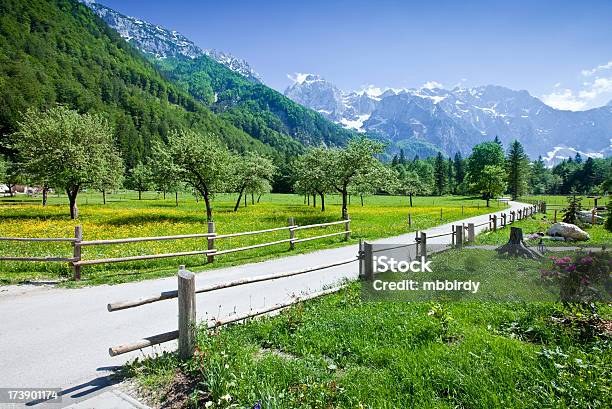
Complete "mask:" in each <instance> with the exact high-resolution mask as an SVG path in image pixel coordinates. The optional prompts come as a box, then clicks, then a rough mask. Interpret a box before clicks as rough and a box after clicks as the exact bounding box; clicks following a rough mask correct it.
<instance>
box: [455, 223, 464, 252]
mask: <svg viewBox="0 0 612 409" xmlns="http://www.w3.org/2000/svg"><path fill="white" fill-rule="evenodd" d="M455 236H456V237H455V247H456V248H458V249H460V248H462V247H463V226H462V225H458V226H455Z"/></svg>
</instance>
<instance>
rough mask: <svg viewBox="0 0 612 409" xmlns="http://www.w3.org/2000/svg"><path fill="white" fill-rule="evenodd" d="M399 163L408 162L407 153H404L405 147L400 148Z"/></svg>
mask: <svg viewBox="0 0 612 409" xmlns="http://www.w3.org/2000/svg"><path fill="white" fill-rule="evenodd" d="M399 163H400V165H405V164H406V155H405V154H404V149H400V155H399Z"/></svg>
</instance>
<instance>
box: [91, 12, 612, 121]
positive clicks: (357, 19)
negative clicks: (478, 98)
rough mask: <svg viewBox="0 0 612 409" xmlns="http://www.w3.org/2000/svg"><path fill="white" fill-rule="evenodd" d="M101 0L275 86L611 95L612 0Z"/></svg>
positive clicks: (575, 104)
mask: <svg viewBox="0 0 612 409" xmlns="http://www.w3.org/2000/svg"><path fill="white" fill-rule="evenodd" d="M100 2H101V3H102V4H105V5H107V6H109V7H111V8H113V9H115V10H117V11H119V12H121V13H123V14H127V15H130V16H134V17H138V18H141V19H143V20H147V21H150V22H152V23H155V24H159V25H162V26H165V27H167V28H169V29H174V30H177V31H179V32H181V33H182V34H184V35H185V36H187V37H188V38H190V39H191V40H193V41H194V42H195V43H196V44H198V45H199V46H201V47H203V48H216V49H219V50H223V51H227V52H230V53H232V54H234V55H236V56H239V57H241V58H244V59H246V60H247V61H248V62H249V63H250V64H251V65H252V66H253V67H254V68H255V70H256V71H257V72H259V73H260V74H261V75H262V77H263V79H264V81H265V82H266V84H268V85H270V86H272V87H273V88H276V89H278V90H280V91H283V90H284V89H285V88H286V87H287V86H288V85H289V84H290V83H291V80H290V79H289V78H288V76H294V75H295V73H316V74H320V75H322V76H323V77H324V78H326V79H328V80H330V81H332V82H334V83H335V84H336V85H337V86H338V87H340V88H341V89H344V90H354V89H361V88H364V87H367V86H370V85H373V86H376V87H381V88H384V87H394V88H402V87H419V86H421V85H423V84H424V83H426V82H430V81H436V82H438V83H440V84H442V85H443V86H444V87H446V88H452V87H454V86H456V85H458V84H462V85H463V86H475V85H483V84H497V85H504V86H507V87H510V88H513V89H526V90H528V91H529V92H531V93H532V94H533V95H535V96H537V97H540V98H542V99H543V100H544V101H545V102H547V103H549V104H551V105H553V106H555V107H559V108H563V109H572V110H581V109H587V108H591V107H595V106H600V105H603V104H606V103H607V102H608V101H609V100H611V99H612V1H554V2H553V1H514V0H512V1H500V2H495V1H443V0H439V1H421V2H412V1H387V0H379V1H333V0H331V1H318V0H314V1H290V0H287V1H254V0H251V1H238V0H223V1H179V0H176V1H173V2H170V1H161V0H148V1H144V0H143V1H141V0H130V1H125V0H124V1H121V0H101V1H100Z"/></svg>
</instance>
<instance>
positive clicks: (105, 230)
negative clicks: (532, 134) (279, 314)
mask: <svg viewBox="0 0 612 409" xmlns="http://www.w3.org/2000/svg"><path fill="white" fill-rule="evenodd" d="M106 199H107V200H106V204H103V203H102V195H101V194H100V193H99V192H86V193H83V194H81V195H79V213H80V216H79V220H78V221H77V222H75V221H73V220H71V219H70V217H69V214H68V205H67V199H66V197H65V196H64V195H55V194H53V195H50V197H49V203H48V205H47V206H46V207H42V206H41V203H40V197H28V196H25V195H19V196H16V197H4V198H0V220H2V224H1V225H0V237H73V236H74V226H75V224H81V225H82V226H83V239H84V240H98V239H118V238H127V237H148V236H168V235H180V234H191V233H206V232H207V222H206V211H205V208H204V204H203V203H202V201H199V202H196V200H195V199H194V198H193V196H191V195H187V194H181V195H179V205H178V206H176V205H175V198H174V195H168V196H167V197H166V199H164V198H163V195H161V194H158V193H155V192H145V193H143V196H142V200H138V194H137V193H136V192H132V191H127V192H124V193H117V194H107V198H106ZM235 200H236V195H229V194H219V195H216V196H215V198H214V202H213V207H214V220H215V224H216V231H217V233H219V234H224V233H236V232H245V231H254V230H262V229H269V228H274V227H282V226H286V225H287V222H288V218H289V217H293V218H294V219H295V222H296V223H297V224H298V225H307V224H316V223H323V222H332V221H338V220H340V219H341V206H340V197H338V196H335V195H329V196H328V197H327V200H326V210H325V212H322V211H321V210H320V207H317V208H315V207H313V206H312V203H311V205H310V206H308V204H307V203H306V204H305V203H304V198H303V197H302V196H298V195H289V194H268V195H264V196H262V197H261V198H260V200H259V203H257V197H255V198H254V201H255V204H252V203H251V197H249V198H248V200H247V206H246V207H244V202H242V203H241V206H240V208H239V209H238V211H237V212H234V211H233V208H234V205H235ZM311 200H312V198H311ZM363 201H364V203H363V206H362V205H361V200H360V197H357V196H353V197H352V198H351V203H350V206H349V214H350V218H351V230H352V233H351V238H350V240H349V242H348V243H356V242H357V241H358V240H359V239H366V240H369V239H375V238H381V237H389V236H394V235H398V234H403V233H407V232H410V231H416V230H419V229H424V228H428V227H431V226H434V225H437V224H440V223H445V222H449V221H453V220H458V219H461V218H464V217H470V216H474V215H478V214H484V213H487V212H490V211H494V210H496V209H498V208H502V206H503V205H502V204H499V203H493V202H492V207H491V208H486V207H485V202H484V201H483V200H479V199H476V198H469V197H462V196H443V197H415V198H414V199H413V205H414V206H413V207H412V208H411V207H410V206H409V199H408V198H407V197H400V196H366V197H364V198H363ZM317 206H319V203H318V202H317ZM441 210H442V217H440V211H441ZM409 213H410V214H411V218H412V225H411V227H408V214H409ZM343 228H344V226H343V225H335V226H329V227H324V228H316V229H307V230H300V231H298V233H297V234H298V236H297V237H298V238H305V237H312V236H317V235H322V234H327V233H333V232H337V231H341V230H342V229H343ZM288 237H289V235H288V232H287V231H284V230H283V231H277V232H271V233H266V234H261V235H259V234H258V235H252V236H244V237H236V238H228V239H222V240H217V243H216V247H217V248H218V249H219V250H223V249H229V248H236V247H244V246H248V245H252V244H258V243H264V242H270V241H276V240H282V239H287V238H288ZM346 244H347V242H346V241H344V239H343V236H342V235H341V236H334V237H330V238H325V239H320V240H312V241H308V242H304V243H298V244H296V248H295V250H293V251H290V250H289V246H288V244H287V243H283V244H279V245H275V246H270V247H264V248H258V249H253V250H247V251H243V252H238V253H232V254H227V255H221V256H218V257H216V258H215V262H214V263H211V264H206V257H205V256H190V257H177V258H168V259H160V260H146V261H134V262H125V263H115V264H104V265H95V266H84V267H83V268H82V281H81V282H80V283H75V282H73V281H70V280H69V279H70V277H71V275H72V272H71V269H70V266H69V265H68V264H67V263H51V262H47V263H38V262H12V261H0V284H14V283H20V282H24V281H31V280H37V281H59V282H61V283H62V285H67V286H74V285H95V284H113V283H122V282H128V281H136V280H144V279H150V278H156V277H163V276H169V275H173V274H175V273H176V268H177V266H178V265H180V264H185V265H187V266H188V267H189V268H190V269H192V270H193V271H201V270H205V269H208V268H217V267H223V266H230V265H237V264H241V263H247V262H253V261H260V260H265V259H269V258H273V257H282V256H287V255H291V254H297V253H303V252H309V251H313V250H317V249H323V248H329V247H334V246H343V245H346ZM206 245H207V241H206V239H205V238H196V239H185V240H172V241H154V242H142V243H129V244H120V245H105V246H89V247H83V249H82V250H83V252H82V259H84V260H86V259H99V258H109V257H125V256H133V255H141V254H161V253H174V252H182V251H194V250H204V249H206ZM0 254H2V255H5V256H32V257H71V256H72V247H71V246H70V243H32V242H29V243H27V242H14V241H0Z"/></svg>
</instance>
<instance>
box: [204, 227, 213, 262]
mask: <svg viewBox="0 0 612 409" xmlns="http://www.w3.org/2000/svg"><path fill="white" fill-rule="evenodd" d="M208 233H209V234H214V233H215V222H208ZM214 249H215V236H212V237H209V238H208V250H214ZM206 261H207V262H209V263H212V262H213V261H215V256H214V255H213V254H208V255H207V256H206Z"/></svg>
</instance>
